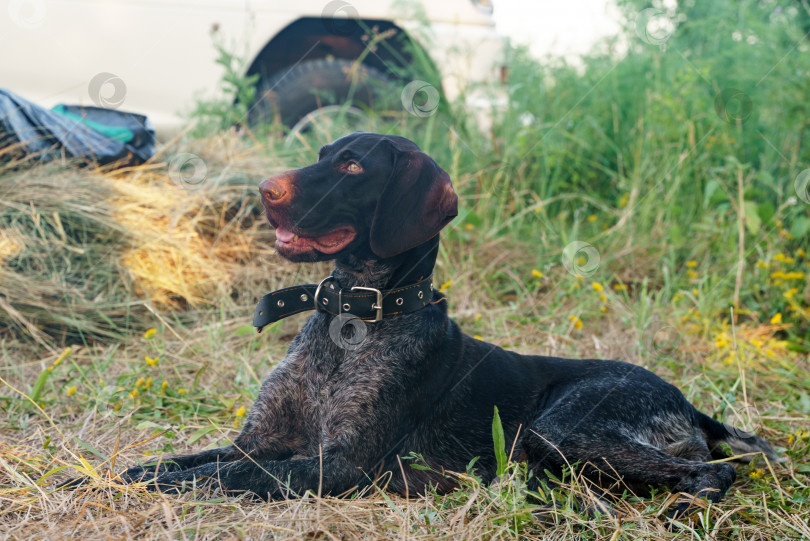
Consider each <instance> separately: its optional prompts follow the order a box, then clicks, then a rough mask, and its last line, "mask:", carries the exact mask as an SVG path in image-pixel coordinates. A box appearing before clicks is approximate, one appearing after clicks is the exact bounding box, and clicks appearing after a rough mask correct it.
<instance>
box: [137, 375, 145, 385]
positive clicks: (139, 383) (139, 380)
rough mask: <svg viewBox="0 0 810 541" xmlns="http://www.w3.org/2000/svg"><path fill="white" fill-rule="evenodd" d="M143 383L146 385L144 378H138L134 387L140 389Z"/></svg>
mask: <svg viewBox="0 0 810 541" xmlns="http://www.w3.org/2000/svg"><path fill="white" fill-rule="evenodd" d="M144 383H146V378H143V377H141V378H138V379H136V380H135V387H141V386H142V385H143V384H144Z"/></svg>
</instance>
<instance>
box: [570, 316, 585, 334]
mask: <svg viewBox="0 0 810 541" xmlns="http://www.w3.org/2000/svg"><path fill="white" fill-rule="evenodd" d="M568 321H570V322H571V323H573V324H574V328H575V329H576V330H578V331H580V330H582V327H583V325H582V320H581V319H579V317H577V316H568Z"/></svg>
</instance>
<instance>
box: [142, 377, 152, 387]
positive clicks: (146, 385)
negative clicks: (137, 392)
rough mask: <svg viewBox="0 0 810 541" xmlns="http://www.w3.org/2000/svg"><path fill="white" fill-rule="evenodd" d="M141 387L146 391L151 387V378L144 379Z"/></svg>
mask: <svg viewBox="0 0 810 541" xmlns="http://www.w3.org/2000/svg"><path fill="white" fill-rule="evenodd" d="M143 386H144V388H145V389H148V388H150V387H151V386H152V376H149V377H148V378H146V383H144V385H143Z"/></svg>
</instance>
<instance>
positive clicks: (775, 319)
mask: <svg viewBox="0 0 810 541" xmlns="http://www.w3.org/2000/svg"><path fill="white" fill-rule="evenodd" d="M781 323H782V312H776V314H775V315H774V316H773V317H772V318H771V325H780V324H781Z"/></svg>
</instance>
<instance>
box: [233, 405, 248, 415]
mask: <svg viewBox="0 0 810 541" xmlns="http://www.w3.org/2000/svg"><path fill="white" fill-rule="evenodd" d="M244 414H245V406H240V407H239V409H238V410H236V413H235V414H234V415H236V416H237V417H242V416H243V415H244Z"/></svg>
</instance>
